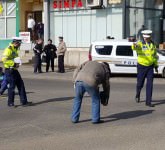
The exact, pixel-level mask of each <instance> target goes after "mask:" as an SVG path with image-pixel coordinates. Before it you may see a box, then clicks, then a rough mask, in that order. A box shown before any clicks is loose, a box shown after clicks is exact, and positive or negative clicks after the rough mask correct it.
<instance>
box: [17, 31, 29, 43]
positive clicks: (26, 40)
mask: <svg viewBox="0 0 165 150" xmlns="http://www.w3.org/2000/svg"><path fill="white" fill-rule="evenodd" d="M19 37H21V38H22V43H30V32H20V33H19Z"/></svg>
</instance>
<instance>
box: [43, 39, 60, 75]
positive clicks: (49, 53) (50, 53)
mask: <svg viewBox="0 0 165 150" xmlns="http://www.w3.org/2000/svg"><path fill="white" fill-rule="evenodd" d="M43 51H44V52H45V54H46V72H48V71H49V66H50V63H51V68H52V72H54V59H55V58H57V55H56V51H57V48H56V46H55V45H54V44H52V40H51V39H49V40H48V44H47V45H45V46H44V50H43Z"/></svg>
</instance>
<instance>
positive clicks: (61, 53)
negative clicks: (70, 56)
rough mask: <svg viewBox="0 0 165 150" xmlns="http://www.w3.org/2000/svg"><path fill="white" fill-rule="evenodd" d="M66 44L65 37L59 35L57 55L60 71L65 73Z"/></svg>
mask: <svg viewBox="0 0 165 150" xmlns="http://www.w3.org/2000/svg"><path fill="white" fill-rule="evenodd" d="M66 50H67V48H66V44H65V42H64V41H63V37H61V36H60V37H59V45H58V49H57V55H58V72H59V73H64V72H65V68H64V56H65V52H66Z"/></svg>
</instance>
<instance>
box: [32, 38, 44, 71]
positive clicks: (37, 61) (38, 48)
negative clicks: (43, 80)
mask: <svg viewBox="0 0 165 150" xmlns="http://www.w3.org/2000/svg"><path fill="white" fill-rule="evenodd" d="M42 50H43V40H42V39H38V40H37V44H36V45H35V47H34V48H33V51H34V73H37V71H38V73H42V70H41V54H42V52H43V51H42Z"/></svg>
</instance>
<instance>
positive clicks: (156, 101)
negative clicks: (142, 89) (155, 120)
mask: <svg viewBox="0 0 165 150" xmlns="http://www.w3.org/2000/svg"><path fill="white" fill-rule="evenodd" d="M152 102H154V105H155V106H156V105H162V104H165V100H154V101H152Z"/></svg>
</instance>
